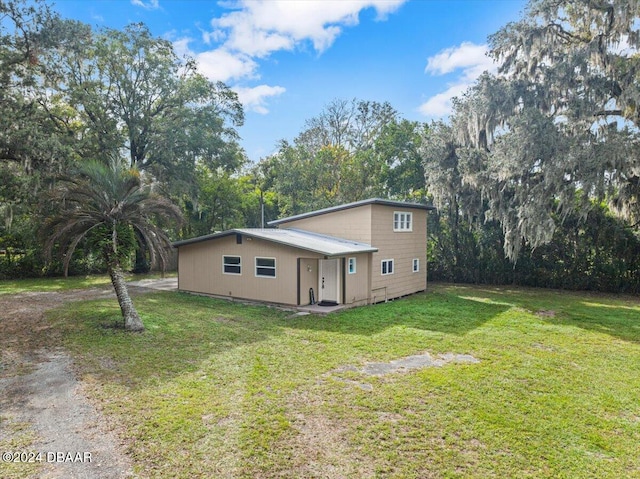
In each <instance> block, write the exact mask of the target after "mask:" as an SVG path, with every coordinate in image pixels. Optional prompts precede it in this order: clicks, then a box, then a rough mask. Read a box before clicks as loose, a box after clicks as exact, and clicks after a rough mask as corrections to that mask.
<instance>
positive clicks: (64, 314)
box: [48, 292, 286, 388]
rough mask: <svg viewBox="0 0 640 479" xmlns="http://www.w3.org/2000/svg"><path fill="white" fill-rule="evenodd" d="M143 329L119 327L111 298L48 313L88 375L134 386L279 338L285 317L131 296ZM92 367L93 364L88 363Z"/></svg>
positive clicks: (203, 301)
mask: <svg viewBox="0 0 640 479" xmlns="http://www.w3.org/2000/svg"><path fill="white" fill-rule="evenodd" d="M133 301H134V304H135V306H136V308H137V309H138V312H139V314H140V316H141V317H142V320H143V323H144V324H145V327H146V330H145V331H144V332H143V333H131V332H127V331H125V330H124V329H123V328H122V316H121V315H120V309H119V307H118V303H117V301H116V300H115V299H108V300H95V301H85V302H82V303H79V302H78V303H72V304H68V305H66V306H64V307H62V308H59V309H56V310H53V311H50V312H49V313H48V318H49V320H50V321H51V322H52V323H53V324H54V327H56V328H59V329H60V330H61V331H62V336H63V337H64V338H65V339H64V345H65V346H66V347H67V348H69V349H70V350H72V351H73V352H74V353H77V354H79V355H80V356H81V357H82V358H83V360H84V362H85V363H86V370H87V371H89V370H91V369H94V368H96V367H98V368H99V369H102V370H109V371H106V373H107V374H108V375H109V376H110V378H111V379H113V380H115V381H118V382H126V383H127V386H129V387H133V388H135V387H137V386H138V385H141V384H142V383H144V382H148V381H149V380H154V379H157V380H165V379H170V378H171V377H174V376H178V375H180V374H184V373H188V372H192V371H195V370H197V369H198V368H199V367H200V366H201V365H202V362H203V361H206V360H207V359H208V358H210V357H211V356H212V355H216V354H219V353H222V352H224V351H226V350H229V349H232V348H236V347H240V346H243V345H247V344H252V343H257V342H261V341H263V340H265V339H266V338H269V337H273V336H274V335H278V334H281V331H282V328H281V326H282V324H283V319H284V318H285V317H286V313H283V312H282V311H278V310H275V309H272V308H266V307H259V306H247V305H243V304H238V303H230V302H227V301H223V300H216V299H211V298H205V297H199V296H193V295H188V294H185V293H169V292H159V293H146V294H137V295H136V294H134V295H133ZM91 363H92V364H91Z"/></svg>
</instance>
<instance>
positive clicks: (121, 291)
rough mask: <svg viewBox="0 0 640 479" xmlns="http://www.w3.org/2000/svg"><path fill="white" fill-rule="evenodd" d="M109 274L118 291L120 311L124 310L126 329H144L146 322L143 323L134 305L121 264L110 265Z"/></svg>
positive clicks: (114, 287)
mask: <svg viewBox="0 0 640 479" xmlns="http://www.w3.org/2000/svg"><path fill="white" fill-rule="evenodd" d="M109 276H111V283H112V284H113V289H115V291H116V297H117V298H118V304H120V311H122V317H123V318H124V329H126V330H127V331H144V324H142V320H141V319H140V316H138V312H137V311H136V308H135V307H134V306H133V301H131V296H129V290H128V289H127V285H126V283H125V281H124V275H123V274H122V268H121V267H120V265H117V266H114V267H110V268H109Z"/></svg>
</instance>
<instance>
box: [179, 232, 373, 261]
mask: <svg viewBox="0 0 640 479" xmlns="http://www.w3.org/2000/svg"><path fill="white" fill-rule="evenodd" d="M234 234H241V235H244V236H247V237H248V238H260V239H263V240H266V241H271V242H273V243H279V244H283V245H287V246H292V247H294V248H299V249H303V250H305V251H311V252H314V253H318V254H322V255H325V256H344V255H348V254H356V253H373V252H376V251H378V248H375V247H373V246H371V245H370V244H366V243H359V242H357V241H351V240H348V239H344V238H337V237H335V236H328V235H323V234H319V233H312V232H310V231H304V230H298V229H294V228H289V229H275V228H265V229H262V228H237V229H232V230H227V231H222V232H220V233H213V234H210V235H206V236H199V237H197V238H192V239H188V240H184V241H177V242H175V243H173V246H174V247H176V248H177V247H180V246H184V245H188V244H193V243H199V242H202V241H209V240H212V239H216V238H222V237H224V236H229V235H234Z"/></svg>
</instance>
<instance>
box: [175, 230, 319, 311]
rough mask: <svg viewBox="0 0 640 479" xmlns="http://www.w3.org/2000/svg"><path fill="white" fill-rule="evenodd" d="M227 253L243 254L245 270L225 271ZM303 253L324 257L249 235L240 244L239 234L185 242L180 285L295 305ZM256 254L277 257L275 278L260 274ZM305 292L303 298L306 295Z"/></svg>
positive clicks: (209, 292)
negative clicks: (257, 274)
mask: <svg viewBox="0 0 640 479" xmlns="http://www.w3.org/2000/svg"><path fill="white" fill-rule="evenodd" d="M224 255H226V256H240V257H241V258H242V274H239V275H236V274H223V268H222V257H223V256H224ZM300 256H304V257H313V256H316V258H318V257H321V256H320V255H314V254H313V253H309V252H306V251H301V250H298V249H296V248H291V247H288V246H285V245H280V244H277V243H272V242H269V241H264V240H261V239H257V238H247V237H246V236H243V238H242V244H236V235H230V236H224V237H221V238H215V239H212V240H209V241H203V242H200V243H193V244H188V245H183V246H180V248H179V261H178V276H179V278H180V282H179V288H180V289H181V290H183V291H191V292H196V293H205V294H212V295H218V296H228V297H233V298H243V299H252V300H257V301H267V302H273V303H283V304H291V305H295V304H297V300H298V298H297V277H298V272H297V259H298V257H300ZM256 257H260V258H276V277H275V278H268V277H256V271H255V258H256ZM305 271H306V269H305ZM316 271H317V267H316ZM316 276H317V272H316ZM316 282H317V280H316ZM308 289H309V288H308V287H307V288H306V294H307V295H308ZM303 292H304V290H302V291H301V298H303V297H304V294H303Z"/></svg>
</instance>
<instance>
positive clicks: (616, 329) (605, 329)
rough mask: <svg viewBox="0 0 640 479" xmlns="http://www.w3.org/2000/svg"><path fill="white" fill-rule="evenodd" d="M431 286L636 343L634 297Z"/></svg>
mask: <svg viewBox="0 0 640 479" xmlns="http://www.w3.org/2000/svg"><path fill="white" fill-rule="evenodd" d="M435 289H436V291H438V292H443V293H446V294H450V295H456V296H458V297H461V298H466V299H475V300H478V301H482V300H485V301H491V302H493V303H502V304H510V305H512V306H514V307H519V308H522V309H525V310H527V311H530V312H532V313H534V314H536V315H537V316H538V317H539V318H540V319H541V320H542V321H545V322H546V323H549V324H555V325H563V326H571V327H577V328H581V329H585V330H588V331H593V332H598V333H602V334H608V335H610V336H613V337H616V338H619V339H622V340H624V341H630V342H636V343H637V342H640V300H639V299H638V298H637V297H635V296H630V295H616V294H609V293H599V292H591V291H561V290H552V289H542V288H520V287H512V286H496V287H491V286H467V285H451V284H438V285H436V286H435Z"/></svg>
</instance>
